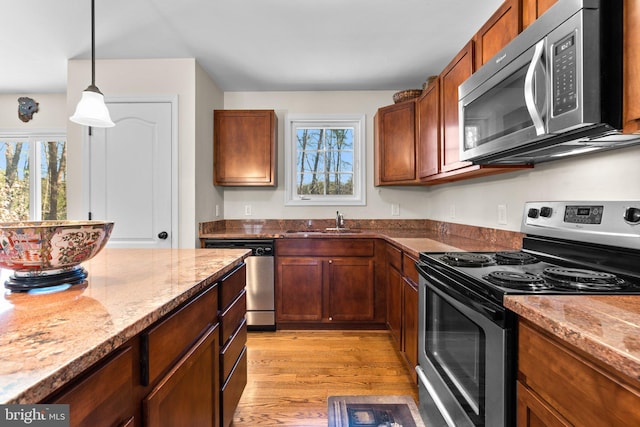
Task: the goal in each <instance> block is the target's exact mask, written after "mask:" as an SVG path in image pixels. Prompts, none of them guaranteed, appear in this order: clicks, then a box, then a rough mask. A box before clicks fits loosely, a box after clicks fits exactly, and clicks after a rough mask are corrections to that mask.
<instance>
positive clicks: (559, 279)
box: [543, 267, 627, 291]
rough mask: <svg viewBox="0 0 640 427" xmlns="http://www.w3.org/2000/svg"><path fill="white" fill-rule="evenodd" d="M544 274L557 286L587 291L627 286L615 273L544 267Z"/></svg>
mask: <svg viewBox="0 0 640 427" xmlns="http://www.w3.org/2000/svg"><path fill="white" fill-rule="evenodd" d="M543 274H544V276H545V277H546V278H547V279H548V280H551V281H553V282H555V283H556V285H557V286H559V287H563V288H567V289H573V290H588V291H611V290H620V289H624V288H625V287H627V283H626V282H625V281H624V280H623V279H620V278H619V277H617V276H616V275H615V274H611V273H604V272H601V271H593V270H583V269H579V268H563V267H550V268H545V269H544V273H543Z"/></svg>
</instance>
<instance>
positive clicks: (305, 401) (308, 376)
mask: <svg viewBox="0 0 640 427" xmlns="http://www.w3.org/2000/svg"><path fill="white" fill-rule="evenodd" d="M247 351H248V365H249V366H248V377H249V379H248V382H247V386H246V388H245V390H244V393H243V395H242V398H241V400H240V404H239V405H238V409H237V410H236V412H235V415H234V420H233V424H232V425H233V426H234V427H249V426H296V427H307V426H326V425H327V398H328V397H329V396H334V395H409V396H412V397H413V398H414V400H416V401H417V398H418V396H417V387H416V385H415V384H414V383H413V382H412V380H411V377H410V376H409V372H408V370H407V368H406V367H405V365H404V363H403V361H402V359H401V355H400V353H399V352H398V351H397V350H395V349H394V346H393V344H392V338H391V335H389V333H388V332H387V331H277V332H250V333H249V337H248V341H247Z"/></svg>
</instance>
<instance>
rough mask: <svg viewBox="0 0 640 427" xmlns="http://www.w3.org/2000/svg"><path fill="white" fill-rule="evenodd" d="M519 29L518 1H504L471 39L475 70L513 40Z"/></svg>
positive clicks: (520, 23)
mask: <svg viewBox="0 0 640 427" xmlns="http://www.w3.org/2000/svg"><path fill="white" fill-rule="evenodd" d="M521 29H522V18H521V13H520V0H507V1H505V2H504V3H502V6H500V8H499V9H498V10H497V11H496V12H495V13H494V14H493V15H492V16H491V18H489V20H488V21H487V22H486V23H485V24H484V25H483V26H482V28H480V30H479V31H478V32H477V33H476V35H475V36H474V38H473V40H474V42H475V54H476V59H475V61H476V69H477V68H480V67H481V66H482V65H483V64H485V63H486V62H487V61H488V60H489V59H491V58H492V57H493V56H494V55H495V54H496V53H498V52H499V51H500V50H501V49H502V48H503V47H505V46H506V45H507V44H508V43H509V42H510V41H511V40H513V39H514V38H515V37H516V36H517V35H518V34H519V33H520V31H521Z"/></svg>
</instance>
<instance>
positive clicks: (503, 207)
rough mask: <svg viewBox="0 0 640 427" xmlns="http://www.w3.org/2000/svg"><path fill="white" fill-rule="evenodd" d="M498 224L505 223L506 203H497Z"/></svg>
mask: <svg viewBox="0 0 640 427" xmlns="http://www.w3.org/2000/svg"><path fill="white" fill-rule="evenodd" d="M498 224H500V225H507V205H498Z"/></svg>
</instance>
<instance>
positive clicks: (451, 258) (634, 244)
mask: <svg viewBox="0 0 640 427" xmlns="http://www.w3.org/2000/svg"><path fill="white" fill-rule="evenodd" d="M522 232H523V233H525V237H524V239H523V242H522V250H521V251H507V252H446V253H445V252H440V253H422V254H420V261H419V262H418V263H417V268H418V271H419V272H420V288H419V334H420V335H419V350H418V363H419V365H418V366H417V367H416V371H417V372H418V378H419V381H418V383H419V399H420V411H421V414H422V417H423V418H424V421H425V424H427V425H429V426H447V427H464V426H474V427H475V426H487V427H503V426H512V425H515V407H516V396H515V381H516V355H515V351H516V339H517V338H516V317H515V315H514V314H513V313H512V312H510V311H509V310H507V309H506V308H505V307H504V305H503V297H504V296H505V295H508V294H555V295H558V294H567V295H576V294H585V295H586V294H601V295H607V294H639V295H640V201H624V202H622V201H605V202H591V201H589V202H584V201H579V202H528V203H526V204H525V209H524V213H523V221H522Z"/></svg>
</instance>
